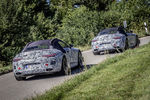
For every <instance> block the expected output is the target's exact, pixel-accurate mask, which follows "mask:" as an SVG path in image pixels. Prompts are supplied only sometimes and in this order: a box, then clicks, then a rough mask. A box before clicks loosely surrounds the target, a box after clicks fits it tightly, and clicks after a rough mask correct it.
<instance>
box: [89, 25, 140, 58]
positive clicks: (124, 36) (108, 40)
mask: <svg viewBox="0 0 150 100" xmlns="http://www.w3.org/2000/svg"><path fill="white" fill-rule="evenodd" d="M91 44H92V51H93V54H94V55H97V54H100V53H101V52H104V51H116V50H117V51H124V50H126V49H128V48H135V47H137V46H139V44H140V40H139V38H138V36H137V35H136V34H134V33H131V32H130V33H129V32H125V30H124V29H123V27H115V28H108V29H104V30H102V31H101V32H99V34H98V35H97V36H96V37H95V38H94V39H93V40H92V43H91Z"/></svg>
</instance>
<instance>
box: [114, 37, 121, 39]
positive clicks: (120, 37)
mask: <svg viewBox="0 0 150 100" xmlns="http://www.w3.org/2000/svg"><path fill="white" fill-rule="evenodd" d="M113 39H121V37H114V38H113Z"/></svg>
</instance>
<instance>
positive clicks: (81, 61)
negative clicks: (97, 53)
mask: <svg viewBox="0 0 150 100" xmlns="http://www.w3.org/2000/svg"><path fill="white" fill-rule="evenodd" d="M78 66H79V67H82V66H83V57H82V54H81V52H79V53H78Z"/></svg>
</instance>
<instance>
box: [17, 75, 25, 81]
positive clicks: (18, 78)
mask: <svg viewBox="0 0 150 100" xmlns="http://www.w3.org/2000/svg"><path fill="white" fill-rule="evenodd" d="M15 78H16V80H17V81H22V80H25V79H26V77H20V76H15Z"/></svg>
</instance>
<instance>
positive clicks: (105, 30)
mask: <svg viewBox="0 0 150 100" xmlns="http://www.w3.org/2000/svg"><path fill="white" fill-rule="evenodd" d="M117 32H118V28H109V29H104V30H102V31H101V32H99V33H98V36H100V35H104V34H116V33H117Z"/></svg>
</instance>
